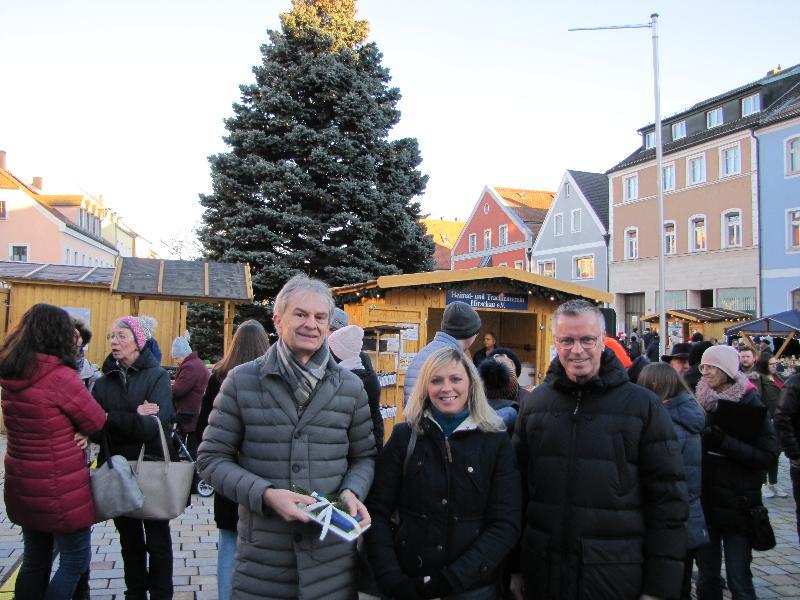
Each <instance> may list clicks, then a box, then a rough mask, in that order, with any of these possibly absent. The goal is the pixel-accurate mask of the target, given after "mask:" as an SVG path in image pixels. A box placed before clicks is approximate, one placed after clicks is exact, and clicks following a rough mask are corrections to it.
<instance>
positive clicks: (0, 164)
mask: <svg viewBox="0 0 800 600" xmlns="http://www.w3.org/2000/svg"><path fill="white" fill-rule="evenodd" d="M5 168H6V151H5V150H0V169H5Z"/></svg>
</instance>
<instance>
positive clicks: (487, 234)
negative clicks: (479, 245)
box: [483, 229, 492, 250]
mask: <svg viewBox="0 0 800 600" xmlns="http://www.w3.org/2000/svg"><path fill="white" fill-rule="evenodd" d="M491 247H492V230H491V229H484V230H483V249H484V250H490V249H491Z"/></svg>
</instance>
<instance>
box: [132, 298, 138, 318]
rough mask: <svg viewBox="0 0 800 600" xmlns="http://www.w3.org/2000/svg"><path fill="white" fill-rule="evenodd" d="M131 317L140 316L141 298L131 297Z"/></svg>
mask: <svg viewBox="0 0 800 600" xmlns="http://www.w3.org/2000/svg"><path fill="white" fill-rule="evenodd" d="M131 316H132V317H138V316H139V296H131Z"/></svg>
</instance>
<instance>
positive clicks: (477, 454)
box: [366, 348, 521, 600]
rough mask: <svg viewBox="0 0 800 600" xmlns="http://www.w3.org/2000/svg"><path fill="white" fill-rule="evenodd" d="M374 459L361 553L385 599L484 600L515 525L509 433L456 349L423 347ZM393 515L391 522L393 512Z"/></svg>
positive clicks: (493, 590)
mask: <svg viewBox="0 0 800 600" xmlns="http://www.w3.org/2000/svg"><path fill="white" fill-rule="evenodd" d="M406 421H407V423H405V424H401V425H398V426H397V427H395V428H394V431H393V432H392V436H391V438H390V439H389V441H388V442H387V444H386V446H385V447H384V449H383V452H382V453H381V455H380V456H379V457H378V461H377V464H376V465H375V481H374V484H373V486H372V491H371V492H370V494H369V496H368V498H367V507H368V510H369V513H370V515H372V527H371V529H370V530H369V531H368V533H367V536H366V542H367V552H368V556H369V559H370V563H371V565H372V568H373V571H374V573H375V579H376V581H377V583H378V586H379V587H380V588H381V591H382V592H383V593H384V594H386V595H388V596H389V597H391V598H403V599H411V600H414V599H417V598H449V599H453V600H456V599H457V600H467V599H469V600H492V599H494V598H498V597H499V596H500V594H499V571H500V566H501V564H502V562H503V559H504V558H505V557H506V555H508V553H509V552H510V551H511V550H512V548H513V547H514V545H515V544H516V542H517V539H518V538H519V534H520V528H521V522H520V521H521V492H520V479H519V472H518V470H517V467H516V464H515V461H514V458H513V454H512V450H511V444H510V442H509V439H508V434H507V433H506V432H505V428H504V427H503V424H502V422H501V421H500V419H499V418H498V417H497V415H496V414H495V412H494V411H493V410H492V408H491V407H490V406H489V404H488V402H487V401H486V396H485V394H484V391H483V387H482V384H481V381H480V378H479V376H478V374H477V371H476V370H475V367H474V365H473V364H472V361H471V360H470V359H469V358H468V357H467V356H466V355H465V354H464V353H463V352H461V351H460V350H459V349H456V348H443V349H441V350H437V351H436V352H434V353H433V354H431V355H430V356H429V357H428V359H427V360H426V361H425V363H424V364H423V366H422V369H421V371H420V375H419V378H418V379H417V381H416V384H415V385H414V389H413V390H412V392H411V396H410V398H409V402H408V405H407V406H406ZM395 513H396V514H397V516H399V525H398V524H397V523H396V521H397V519H396V518H395V517H393V515H395Z"/></svg>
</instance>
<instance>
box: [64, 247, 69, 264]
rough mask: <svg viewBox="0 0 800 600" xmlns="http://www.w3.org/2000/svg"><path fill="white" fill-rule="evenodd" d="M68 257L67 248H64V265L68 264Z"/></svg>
mask: <svg viewBox="0 0 800 600" xmlns="http://www.w3.org/2000/svg"><path fill="white" fill-rule="evenodd" d="M69 257H70V254H69V248H67V249H66V250H64V264H65V265H68V264H69Z"/></svg>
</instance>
